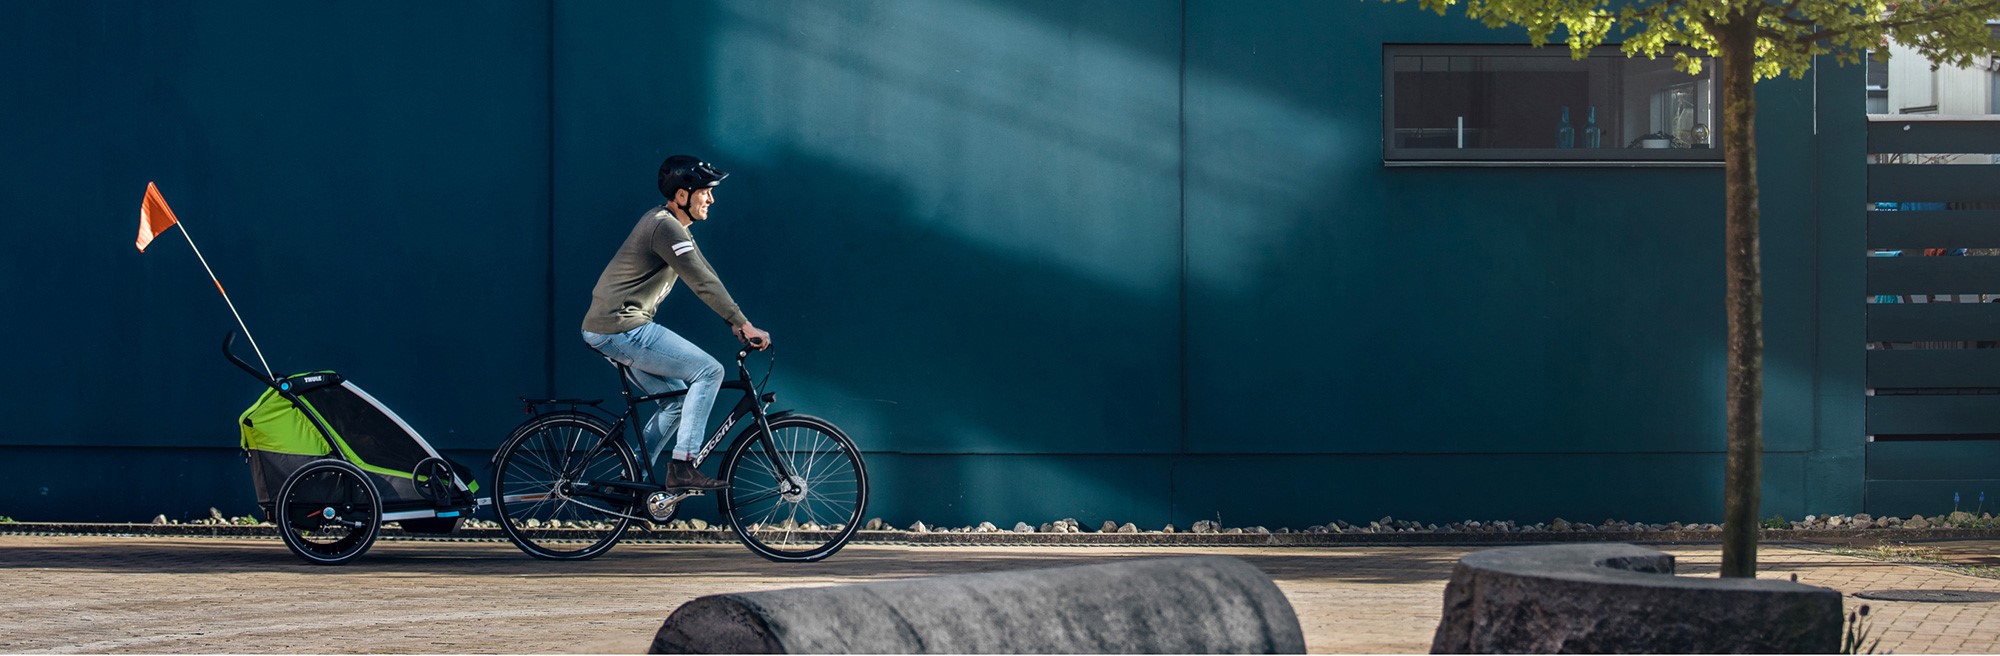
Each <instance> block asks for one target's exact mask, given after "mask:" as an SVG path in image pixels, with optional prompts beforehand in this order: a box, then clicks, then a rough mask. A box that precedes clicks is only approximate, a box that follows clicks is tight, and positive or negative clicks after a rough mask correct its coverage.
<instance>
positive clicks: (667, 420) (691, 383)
mask: <svg viewBox="0 0 2000 656" xmlns="http://www.w3.org/2000/svg"><path fill="white" fill-rule="evenodd" d="M583 342H584V343H585V344H589V345H590V347H591V348H594V349H597V352H599V353H603V354H604V356H605V357H608V358H611V359H612V360H615V361H617V362H619V363H621V364H624V365H625V366H628V367H631V368H632V378H633V381H632V382H634V383H636V384H638V386H639V389H642V390H645V392H644V393H645V394H661V393H665V392H671V391H674V390H681V389H685V390H688V393H687V394H685V395H683V396H676V397H673V398H670V399H666V400H664V401H661V402H660V409H659V411H658V412H655V413H653V420H652V421H650V422H647V424H646V430H645V431H643V433H642V434H643V435H644V437H645V440H646V463H647V465H648V466H652V465H654V464H657V463H658V462H659V461H660V452H661V451H664V450H666V447H667V443H668V441H669V440H668V438H669V436H673V435H678V436H679V438H678V439H675V440H672V441H673V445H674V459H676V460H688V459H691V458H693V457H694V452H696V451H700V450H701V438H702V434H701V433H702V431H703V430H704V429H706V428H708V412H709V410H711V409H713V407H714V406H715V392H716V390H718V389H721V387H722V364H721V363H719V362H716V361H715V358H714V357H711V356H709V354H708V353H707V352H705V351H702V350H701V347H698V346H695V345H694V343H693V342H690V341H687V339H686V338H683V337H681V336H680V335H676V334H674V331H671V330H667V329H666V327H664V326H661V325H660V324H657V323H651V322H648V323H647V324H646V325H643V326H640V327H638V328H633V329H631V330H627V331H625V332H622V333H618V334H615V335H600V334H598V333H593V332H590V331H588V330H586V331H583ZM676 430H678V431H679V432H678V433H676V432H675V431H676Z"/></svg>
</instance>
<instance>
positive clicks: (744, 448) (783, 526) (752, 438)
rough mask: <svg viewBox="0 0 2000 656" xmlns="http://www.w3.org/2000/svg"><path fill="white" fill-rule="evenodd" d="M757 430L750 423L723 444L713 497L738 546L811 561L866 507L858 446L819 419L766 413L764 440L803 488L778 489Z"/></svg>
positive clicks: (838, 543) (834, 547)
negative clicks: (723, 483)
mask: <svg viewBox="0 0 2000 656" xmlns="http://www.w3.org/2000/svg"><path fill="white" fill-rule="evenodd" d="M763 430H764V428H763V427H762V426H752V427H751V428H750V430H747V431H744V433H743V435H742V436H741V437H739V438H737V439H736V443H735V444H732V445H730V447H729V453H728V455H726V456H725V457H724V459H723V461H722V474H723V475H724V476H725V478H726V479H727V480H728V481H729V487H727V488H724V489H723V490H722V492H721V494H719V495H717V497H716V506H717V508H718V510H720V511H721V513H722V516H723V517H725V518H727V519H728V521H729V525H730V527H731V528H732V529H734V530H735V531H736V537H737V538H738V539H740V540H742V541H743V546H745V547H749V548H750V551H752V552H755V553H756V554H757V555H759V556H763V557H765V558H768V559H770V560H774V561H778V562H813V561H817V560H822V559H825V558H826V557H828V556H831V555H833V554H834V553H835V552H838V551H840V548H841V547H844V546H846V545H847V542H848V540H850V539H852V538H853V537H854V531H855V530H856V529H858V528H860V526H861V521H862V520H861V516H862V513H864V512H866V511H867V509H868V469H867V467H866V466H865V465H864V464H863V463H862V461H861V451H860V449H857V448H855V446H854V441H853V440H851V439H848V437H847V434H846V433H844V432H841V430H840V428H838V427H836V426H834V425H833V424H832V422H828V421H827V420H825V419H820V418H818V417H813V416H810V415H786V416H783V417H777V418H774V419H772V420H771V433H772V439H771V442H772V444H773V445H775V446H776V449H777V451H778V456H779V457H780V458H781V459H783V460H784V462H785V463H786V467H787V468H789V469H791V470H792V472H793V477H794V478H795V479H797V482H802V483H804V487H803V489H802V490H799V491H796V492H792V493H784V492H782V491H781V490H782V488H781V487H780V486H779V485H778V476H777V474H776V468H774V467H772V466H771V463H770V460H769V457H770V454H767V453H766V452H765V447H764V443H763V440H760V439H757V438H758V437H759V436H760V435H761V434H762V433H763ZM801 513H803V514H804V515H805V517H804V520H805V521H804V522H801V521H799V520H800V519H801V518H800V517H799V515H800V514H801ZM780 520H782V521H780Z"/></svg>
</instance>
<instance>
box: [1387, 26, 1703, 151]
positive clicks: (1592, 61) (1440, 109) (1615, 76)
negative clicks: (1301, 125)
mask: <svg viewBox="0 0 2000 656" xmlns="http://www.w3.org/2000/svg"><path fill="white" fill-rule="evenodd" d="M1710 64H1711V65H1710V66H1706V67H1704V68H1703V70H1702V73H1701V74H1700V75H1688V74H1686V73H1682V72H1680V71H1677V70H1674V67H1673V59H1672V58H1671V57H1662V58H1660V59H1652V60H1649V59H1645V58H1636V59H1634V58H1628V57H1626V56H1625V54H1624V53H1622V52H1619V51H1618V49H1617V47H1615V46H1606V47H1601V48H1598V49H1596V50H1594V51H1592V52H1591V54H1590V56H1588V57H1585V58H1583V59H1581V60H1578V59H1572V58H1571V57H1570V52H1569V49H1568V48H1567V47H1564V46H1561V45H1554V46H1550V47H1546V48H1531V47H1528V46H1434V45H1433V46H1416V45H1392V46H1387V47H1385V48H1384V49H1383V70H1384V76H1383V77H1384V80H1383V94H1382V103H1383V108H1382V109H1383V112H1382V113H1383V116H1384V117H1386V119H1387V120H1385V121H1384V126H1383V133H1382V158H1383V159H1384V160H1386V161H1390V162H1409V161H1494V162H1504V161H1517V162H1519V161H1526V162H1537V161H1573V162H1592V161H1598V162H1704V161H1710V162H1712V161H1720V160H1721V159H1722V152H1721V151H1720V150H1719V149H1717V148H1713V147H1711V145H1712V144H1714V143H1715V138H1716V136H1718V135H1717V131H1716V130H1715V127H1714V126H1715V125H1716V121H1715V118H1716V111H1717V108H1716V98H1715V67H1714V66H1713V65H1712V64H1713V62H1710Z"/></svg>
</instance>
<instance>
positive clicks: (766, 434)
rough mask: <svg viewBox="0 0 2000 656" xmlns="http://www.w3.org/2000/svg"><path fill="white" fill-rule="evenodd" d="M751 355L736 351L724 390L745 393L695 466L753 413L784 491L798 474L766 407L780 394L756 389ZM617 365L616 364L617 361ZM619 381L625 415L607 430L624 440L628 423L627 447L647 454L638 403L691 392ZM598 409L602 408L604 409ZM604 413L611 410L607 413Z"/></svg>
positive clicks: (643, 477)
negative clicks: (784, 455)
mask: <svg viewBox="0 0 2000 656" xmlns="http://www.w3.org/2000/svg"><path fill="white" fill-rule="evenodd" d="M749 355H750V350H749V349H748V348H745V349H743V350H740V351H738V352H737V353H736V379H735V380H725V381H722V385H721V389H733V390H739V391H741V392H743V396H742V397H740V398H738V399H737V401H736V407H735V408H733V409H731V410H730V411H729V415H728V416H727V417H724V418H723V420H722V424H721V425H720V426H717V427H716V429H715V432H714V433H713V434H710V435H709V436H708V439H706V440H704V441H703V442H702V447H701V451H699V452H696V453H695V454H694V458H693V465H694V466H696V467H699V466H701V463H702V462H703V461H704V460H707V459H708V455H709V454H710V453H712V452H713V451H714V450H715V447H717V446H720V445H721V444H722V438H723V436H725V435H728V434H729V431H730V430H731V429H733V428H735V427H736V423H737V422H739V421H742V419H743V418H744V417H745V416H754V417H755V418H756V419H755V425H756V426H757V427H758V428H760V429H762V430H759V431H756V432H757V433H758V434H759V436H758V437H757V438H756V439H758V440H760V441H761V442H762V444H763V446H764V455H765V457H766V458H768V459H769V460H770V463H771V466H772V467H773V469H772V471H774V472H777V473H778V474H779V475H780V476H781V477H782V480H781V481H780V486H781V487H780V488H779V489H780V490H783V491H790V489H791V486H792V478H794V476H795V473H794V472H793V471H792V470H791V468H790V467H789V466H787V465H786V464H785V462H784V460H783V459H781V458H779V457H778V447H777V443H776V442H773V441H772V439H771V416H772V414H773V413H769V412H767V411H766V410H765V406H766V405H767V404H770V403H773V402H775V401H776V400H777V395H776V394H775V393H772V392H761V391H759V390H758V389H757V385H756V383H755V382H754V381H752V380H751V378H750V370H749V368H748V367H746V366H744V363H743V362H744V359H745V358H747V357H749ZM614 364H616V362H615V361H614ZM618 366H619V368H620V369H621V373H622V370H623V369H625V368H626V366H625V365H622V364H620V365H618ZM618 382H619V384H620V385H621V387H622V390H621V393H622V396H623V397H624V400H625V412H624V413H623V414H620V415H619V416H618V419H617V421H615V422H613V423H612V424H611V429H610V430H609V431H608V432H609V433H610V434H611V435H615V436H617V437H616V438H615V439H617V440H618V441H620V442H625V441H626V437H625V436H626V430H627V428H628V426H629V428H630V431H631V435H632V437H631V440H630V442H627V446H628V447H631V446H635V445H636V446H637V447H639V448H636V449H634V452H635V453H639V454H644V453H645V450H644V447H645V446H646V440H645V436H644V434H643V433H642V432H641V431H643V430H644V429H643V428H641V427H640V425H639V422H637V421H635V419H636V418H637V417H638V414H639V404H641V403H646V402H648V401H664V400H667V399H671V398H674V397H678V396H684V395H686V394H687V393H688V390H685V389H681V390H674V391H671V392H662V393H660V394H647V395H643V396H634V395H633V393H632V388H633V385H632V381H631V379H630V377H628V376H624V375H620V376H619V381H618ZM541 403H543V404H569V405H571V406H575V405H577V404H587V405H590V406H592V407H596V402H586V401H578V400H573V399H561V400H546V401H542V402H541ZM532 405H534V402H530V406H531V407H532ZM531 409H532V408H531ZM599 409H600V410H601V408H599ZM605 414H609V413H608V412H606V413H605ZM778 414H782V413H778ZM666 439H670V438H666ZM738 439H742V438H738ZM610 444H611V440H608V439H607V440H603V441H600V442H598V444H597V445H596V446H594V447H591V449H590V450H589V451H587V452H585V453H584V454H583V456H582V457H580V458H577V459H575V460H574V461H573V462H574V463H575V464H574V465H572V467H582V466H584V465H585V464H586V463H589V462H591V460H592V459H594V458H596V457H597V456H598V455H599V454H601V453H603V452H604V449H607V448H610ZM641 457H643V455H642V456H641ZM639 472H640V473H639V478H640V481H641V482H645V481H648V480H650V479H651V478H652V476H653V463H651V462H647V463H643V466H642V467H640V470H639ZM579 473H580V472H578V471H565V472H563V476H564V477H565V478H569V477H573V476H575V475H577V474H579ZM621 514H622V513H621Z"/></svg>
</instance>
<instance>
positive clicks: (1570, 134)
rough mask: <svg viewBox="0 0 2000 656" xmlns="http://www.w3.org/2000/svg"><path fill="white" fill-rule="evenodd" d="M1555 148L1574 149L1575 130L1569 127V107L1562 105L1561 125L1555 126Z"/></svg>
mask: <svg viewBox="0 0 2000 656" xmlns="http://www.w3.org/2000/svg"><path fill="white" fill-rule="evenodd" d="M1556 147H1557V148H1575V147H1576V128H1572V127H1570V126H1569V105H1563V111H1562V123H1560V124H1558V125H1557V126H1556Z"/></svg>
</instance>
